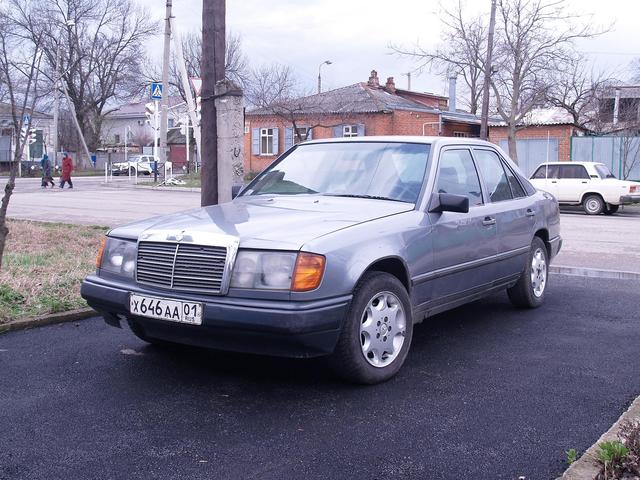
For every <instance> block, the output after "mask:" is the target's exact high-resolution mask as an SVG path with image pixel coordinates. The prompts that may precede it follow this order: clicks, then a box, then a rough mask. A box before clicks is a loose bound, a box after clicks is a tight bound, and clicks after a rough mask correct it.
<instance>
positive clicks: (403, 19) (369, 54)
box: [138, 0, 640, 94]
mask: <svg viewBox="0 0 640 480" xmlns="http://www.w3.org/2000/svg"><path fill="white" fill-rule="evenodd" d="M138 1H139V3H141V4H143V5H145V6H147V7H148V8H149V9H150V11H151V13H152V15H153V16H154V17H157V18H158V19H161V18H163V16H164V3H165V2H164V1H162V0H138ZM466 3H467V6H468V8H469V9H470V10H473V11H475V12H478V13H484V14H486V15H487V17H488V15H489V9H490V4H491V2H490V0H467V2H466ZM567 4H568V5H569V6H570V7H571V8H572V9H574V11H575V12H579V13H584V14H593V19H594V23H596V24H598V25H611V24H613V27H612V30H611V31H610V32H609V33H607V34H605V35H602V36H601V37H599V38H596V39H593V40H586V41H582V42H581V43H580V44H579V49H580V50H582V51H584V52H586V53H588V54H589V55H590V58H591V60H592V62H593V64H594V66H595V68H597V69H604V70H609V71H616V73H617V74H618V76H619V77H622V78H625V77H626V76H627V77H628V75H629V70H628V65H629V63H630V62H631V61H632V60H633V59H634V58H635V57H640V35H639V34H638V31H639V29H638V19H639V18H640V2H638V1H637V0H607V1H602V0H567ZM439 5H440V3H439V2H438V1H436V0H395V1H391V0H374V1H372V0H348V1H345V0H305V1H304V2H303V1H294V0H271V1H269V2H265V1H260V0H229V1H227V28H228V29H231V30H233V31H234V32H237V33H239V34H240V35H241V36H242V41H243V49H244V51H245V53H246V55H247V56H248V58H249V61H250V63H251V64H252V65H259V64H261V63H267V64H270V63H274V62H278V63H282V64H286V65H289V66H291V67H292V68H293V69H294V71H295V72H296V74H297V76H298V78H299V79H300V81H301V82H303V83H304V85H305V87H306V88H307V89H313V88H315V84H316V81H317V75H318V65H319V64H320V63H321V62H323V61H324V60H331V61H332V62H333V64H332V65H325V66H323V67H322V81H323V89H329V88H336V87H340V86H344V85H349V84H352V83H355V82H359V81H366V80H367V78H368V76H369V72H370V71H371V70H372V69H375V70H377V71H378V75H379V76H380V79H381V81H383V80H385V79H386V78H387V77H389V76H393V77H395V81H396V84H397V85H398V86H400V87H402V88H406V85H407V77H406V75H404V74H405V73H406V72H409V71H411V70H412V69H413V68H415V64H414V63H413V62H412V61H411V60H408V59H404V58H398V57H397V56H396V55H394V54H392V53H390V49H389V48H388V45H389V43H396V44H403V45H412V44H415V43H416V42H419V43H420V45H421V46H423V47H430V46H435V45H437V44H438V42H439V41H440V21H439V19H438V10H439ZM485 10H486V12H485ZM173 11H174V15H175V17H176V18H175V21H176V25H177V26H178V28H179V29H180V31H181V32H182V33H184V32H187V31H197V30H199V29H200V28H201V25H202V1H201V0H173ZM161 48H162V39H161V37H157V38H156V39H153V40H150V42H149V49H150V50H151V54H152V55H153V56H154V57H155V56H156V55H157V58H158V59H159V58H160V51H159V50H160V49H161ZM412 89H413V90H418V91H430V92H434V93H438V94H446V85H445V82H444V81H443V80H442V79H440V78H439V77H437V76H435V75H432V74H429V73H428V72H426V73H423V74H422V75H419V76H417V75H413V77H412Z"/></svg>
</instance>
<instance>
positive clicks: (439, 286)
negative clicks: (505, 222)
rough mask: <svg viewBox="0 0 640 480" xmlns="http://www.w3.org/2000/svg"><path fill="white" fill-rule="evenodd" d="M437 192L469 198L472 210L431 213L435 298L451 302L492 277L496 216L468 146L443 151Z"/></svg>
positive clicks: (440, 302) (431, 275) (442, 302)
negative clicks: (487, 202) (492, 212)
mask: <svg viewBox="0 0 640 480" xmlns="http://www.w3.org/2000/svg"><path fill="white" fill-rule="evenodd" d="M436 172H437V173H436V179H435V183H434V185H435V187H434V189H433V193H432V195H437V194H438V193H453V194H457V195H465V196H467V197H468V198H469V212H468V213H455V212H442V213H436V212H429V213H428V215H429V221H430V224H431V225H432V231H431V235H432V245H433V246H432V248H433V269H432V270H431V271H430V272H428V274H427V276H428V278H429V279H430V281H431V286H432V289H431V295H432V298H431V302H432V303H433V304H434V305H446V304H447V303H453V302H455V301H456V300H457V299H459V298H462V297H465V296H467V295H470V294H471V293H473V291H474V290H475V289H477V288H478V287H480V286H482V285H485V284H487V283H488V282H491V281H492V279H493V278H494V277H495V275H496V272H495V266H494V264H493V262H492V261H491V258H492V257H493V256H494V255H496V253H497V245H496V238H497V237H496V219H495V217H494V216H493V215H492V214H491V211H492V210H493V207H492V206H491V205H486V204H485V202H484V199H483V195H482V187H481V183H480V178H479V176H478V172H477V169H476V166H475V163H474V161H473V157H472V155H471V150H470V149H469V148H467V147H447V148H444V149H443V150H441V152H440V155H439V160H438V167H437V171H436Z"/></svg>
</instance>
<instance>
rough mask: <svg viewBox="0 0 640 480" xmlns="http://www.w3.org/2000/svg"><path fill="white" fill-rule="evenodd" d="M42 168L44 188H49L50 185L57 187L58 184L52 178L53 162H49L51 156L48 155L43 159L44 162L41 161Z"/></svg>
mask: <svg viewBox="0 0 640 480" xmlns="http://www.w3.org/2000/svg"><path fill="white" fill-rule="evenodd" d="M40 166H41V167H42V188H47V186H48V185H49V184H51V186H52V187H55V186H56V184H55V182H54V181H53V177H52V176H51V162H50V161H49V156H48V155H47V154H46V153H45V154H44V156H43V157H42V160H40Z"/></svg>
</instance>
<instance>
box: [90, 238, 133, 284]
mask: <svg viewBox="0 0 640 480" xmlns="http://www.w3.org/2000/svg"><path fill="white" fill-rule="evenodd" d="M136 251H137V243H136V242H134V241H131V240H120V239H119V238H110V237H107V238H106V241H105V243H104V247H103V249H102V254H101V256H99V262H98V263H99V265H98V268H100V270H104V271H106V272H110V273H115V274H117V275H122V276H124V277H129V278H133V272H134V270H135V266H136Z"/></svg>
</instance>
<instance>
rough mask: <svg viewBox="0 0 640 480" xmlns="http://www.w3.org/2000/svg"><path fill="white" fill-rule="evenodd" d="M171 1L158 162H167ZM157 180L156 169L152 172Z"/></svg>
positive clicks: (165, 23)
mask: <svg viewBox="0 0 640 480" xmlns="http://www.w3.org/2000/svg"><path fill="white" fill-rule="evenodd" d="M171 1H172V0H167V3H166V5H167V15H166V18H165V22H164V51H163V57H162V88H163V91H162V110H161V116H160V152H159V153H160V155H159V159H160V163H162V164H164V165H166V163H167V127H168V123H169V62H170V61H171V58H170V54H171ZM153 178H154V181H157V180H158V169H157V168H156V169H155V173H154V174H153Z"/></svg>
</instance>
